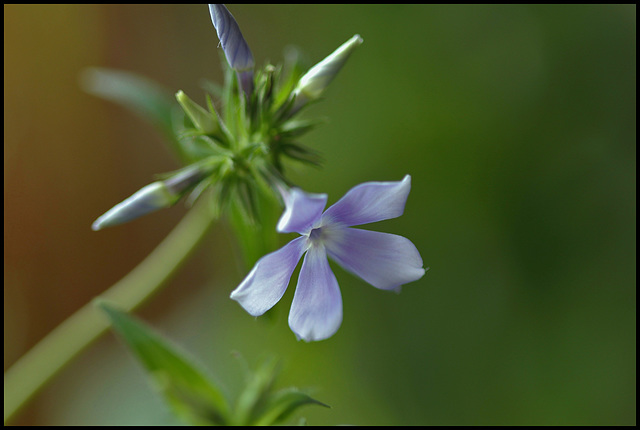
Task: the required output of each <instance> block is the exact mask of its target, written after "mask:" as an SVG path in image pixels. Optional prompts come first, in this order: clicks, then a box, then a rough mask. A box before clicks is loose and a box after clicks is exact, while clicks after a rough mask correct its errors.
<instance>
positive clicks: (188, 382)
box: [95, 299, 229, 425]
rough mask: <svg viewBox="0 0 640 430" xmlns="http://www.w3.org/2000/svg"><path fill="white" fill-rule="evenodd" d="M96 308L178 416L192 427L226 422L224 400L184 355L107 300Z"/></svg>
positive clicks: (226, 411)
mask: <svg viewBox="0 0 640 430" xmlns="http://www.w3.org/2000/svg"><path fill="white" fill-rule="evenodd" d="M95 305H96V306H98V307H99V308H100V309H102V310H103V311H105V313H106V314H107V316H108V317H109V319H110V321H111V326H112V328H113V330H114V331H115V332H116V333H117V334H118V335H119V337H120V338H121V339H122V340H123V341H124V343H125V344H126V345H127V347H129V349H130V350H131V351H132V352H133V353H134V355H135V356H136V358H137V359H138V360H139V362H140V363H141V364H142V366H143V367H144V368H145V370H146V371H147V372H148V374H149V379H150V383H151V385H152V386H153V388H155V389H156V390H157V391H158V392H159V393H161V394H162V396H163V397H164V399H165V400H166V402H167V403H168V404H169V406H170V407H171V409H172V410H173V412H174V413H175V414H176V415H177V416H178V417H180V418H182V419H184V420H185V421H186V422H188V423H189V424H194V425H211V424H219V425H225V424H227V423H228V422H229V419H228V417H229V407H228V404H227V401H226V399H225V397H224V396H223V395H222V393H221V392H220V390H219V389H218V388H217V387H216V386H215V384H214V383H213V382H212V381H211V380H210V379H209V378H208V377H207V376H206V375H205V373H204V372H203V371H202V370H201V369H200V368H199V367H197V366H196V365H195V364H194V363H193V362H191V359H189V358H187V356H186V354H185V353H184V352H182V351H180V350H179V349H178V348H177V347H176V346H173V345H171V344H170V343H169V342H168V341H167V340H165V339H163V338H162V337H161V336H160V335H159V334H158V333H156V332H155V331H153V330H152V329H151V328H149V327H147V326H146V325H145V324H143V323H142V322H140V321H138V320H136V319H135V318H133V317H131V316H129V315H128V314H127V313H125V312H123V311H121V310H118V309H117V308H116V307H114V306H113V305H111V304H109V303H107V302H106V301H104V300H102V299H98V300H96V301H95Z"/></svg>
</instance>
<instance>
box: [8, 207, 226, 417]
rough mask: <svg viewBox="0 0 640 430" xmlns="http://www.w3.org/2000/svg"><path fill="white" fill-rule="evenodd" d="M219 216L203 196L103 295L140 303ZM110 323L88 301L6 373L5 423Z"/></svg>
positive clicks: (128, 305) (128, 306)
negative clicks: (214, 213)
mask: <svg viewBox="0 0 640 430" xmlns="http://www.w3.org/2000/svg"><path fill="white" fill-rule="evenodd" d="M202 197H206V196H202ZM214 221H215V217H214V216H213V214H212V211H211V209H210V202H209V201H208V199H207V198H201V199H199V201H198V203H197V204H196V205H195V206H194V207H193V208H192V209H191V210H190V211H189V212H188V213H187V214H186V215H185V217H184V218H183V219H182V220H181V221H180V223H178V225H177V226H176V227H175V228H174V229H173V230H172V231H171V232H170V233H169V235H168V236H167V237H166V238H165V239H164V240H163V241H162V242H161V243H160V244H159V245H158V246H157V247H156V248H155V249H154V250H153V251H152V252H151V253H150V254H149V255H148V256H147V258H145V259H144V260H143V261H142V262H141V263H140V264H139V265H138V266H136V268H135V269H133V270H132V271H131V272H130V273H129V274H127V275H126V276H125V277H124V278H122V279H121V280H120V281H118V282H117V283H115V284H114V285H112V286H111V287H110V288H109V289H108V290H106V291H105V292H104V293H102V294H101V295H100V296H99V297H100V298H103V299H107V300H109V301H110V302H112V303H115V304H117V305H119V306H120V307H121V308H122V309H125V310H127V311H131V310H133V309H136V308H137V307H139V306H140V305H141V304H142V303H143V302H145V301H146V300H147V299H149V298H150V297H151V296H152V295H153V294H154V293H155V292H157V291H158V290H159V289H160V287H161V286H163V285H164V284H165V283H166V281H167V280H168V279H169V278H170V277H171V275H172V274H173V273H174V272H175V271H176V269H177V268H178V267H179V266H180V264H181V263H182V262H184V261H185V260H186V258H187V257H188V256H189V254H190V253H191V251H192V250H193V249H194V248H195V247H196V245H197V244H198V243H199V242H200V240H201V239H202V238H203V237H204V236H205V234H206V232H207V231H208V230H209V228H210V227H211V226H212V225H213V223H214ZM108 328H109V320H108V319H107V318H106V317H105V315H104V313H103V312H102V311H100V310H99V309H97V308H96V307H95V306H94V305H93V303H91V302H90V303H87V304H86V305H84V306H83V307H82V308H80V309H79V310H78V311H77V312H76V313H74V314H73V315H71V316H70V317H69V318H67V319H66V320H65V321H63V322H62V323H61V324H60V325H59V326H58V327H56V328H55V329H54V330H53V331H52V332H51V333H49V334H48V335H47V336H46V337H45V338H44V339H42V340H41V341H40V342H39V343H37V344H36V345H35V346H34V347H33V348H32V349H30V350H29V351H28V352H27V353H26V354H25V355H24V356H22V357H21V358H20V359H19V360H18V361H17V362H16V363H15V364H14V365H13V366H12V367H11V368H9V369H8V370H7V372H6V373H5V374H4V422H5V424H6V423H7V421H9V420H10V419H11V418H12V417H13V416H14V415H15V414H16V412H18V410H19V409H20V408H21V407H22V406H24V405H25V404H26V403H27V401H29V399H31V398H32V397H33V396H34V395H35V394H36V392H37V391H38V390H39V389H41V388H42V387H43V386H44V385H45V384H46V383H47V382H48V381H49V380H51V379H52V378H53V377H54V376H55V375H56V374H57V373H58V372H59V371H60V370H62V369H63V368H64V366H65V365H67V364H69V363H70V362H71V360H73V359H74V358H75V357H76V356H78V355H79V354H80V353H81V352H82V351H83V350H84V349H86V348H87V347H88V346H89V345H90V344H91V343H92V342H93V341H95V340H96V339H98V337H100V335H102V334H103V333H105V331H106V330H107V329H108Z"/></svg>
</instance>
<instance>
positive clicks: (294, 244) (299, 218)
mask: <svg viewBox="0 0 640 430" xmlns="http://www.w3.org/2000/svg"><path fill="white" fill-rule="evenodd" d="M410 189H411V177H410V176H409V175H406V176H405V177H404V179H403V180H402V181H397V182H366V183H363V184H360V185H357V186H356V187H354V188H352V189H351V190H349V191H348V192H347V194H345V195H344V197H342V198H341V199H340V200H339V201H338V202H336V203H335V204H334V205H332V206H331V207H329V209H327V210H326V211H324V212H323V210H324V208H325V206H326V203H327V195H326V194H309V193H305V192H303V191H302V190H300V189H298V188H293V189H291V190H282V194H283V198H284V203H285V211H284V213H283V214H282V216H281V218H280V220H279V222H278V226H277V229H278V231H279V232H281V233H291V232H296V233H299V234H300V235H301V236H300V237H298V238H296V239H294V240H292V241H291V242H289V243H288V244H287V245H285V246H283V247H282V248H280V249H279V250H277V251H275V252H272V253H270V254H267V255H265V256H263V257H262V258H261V259H260V260H258V262H257V263H256V264H255V266H254V267H253V269H252V270H251V272H249V274H248V275H247V277H246V278H245V279H244V280H243V281H242V282H241V283H240V285H239V286H238V287H237V288H236V289H235V290H234V291H233V292H232V293H231V298H232V299H233V300H236V301H238V302H239V303H240V305H241V306H242V307H243V308H244V309H245V310H246V311H247V312H248V313H249V314H251V315H253V316H259V315H262V314H263V313H265V312H266V311H267V310H269V309H271V308H272V307H273V306H274V305H275V304H276V303H277V302H278V301H279V300H280V299H281V298H282V296H283V295H284V292H285V290H286V289H287V285H288V284H289V279H290V278H291V274H292V273H293V271H294V269H295V268H296V266H297V265H298V261H300V258H302V255H303V254H304V253H305V252H306V255H305V257H304V261H303V262H302V268H301V269H300V276H299V278H298V285H297V287H296V291H295V294H294V297H293V303H292V304H291V311H290V313H289V327H291V330H292V331H293V332H294V333H295V335H296V337H297V338H298V339H303V340H305V341H314V340H323V339H327V338H329V337H331V336H332V335H333V334H334V333H335V332H336V331H337V330H338V328H339V327H340V324H341V323H342V297H341V295H340V288H339V286H338V281H337V280H336V277H335V275H334V274H333V272H332V271H331V268H330V267H329V262H328V260H327V256H329V257H331V259H332V260H334V261H335V262H336V263H338V264H339V265H340V266H342V267H343V268H344V269H345V270H347V271H349V272H351V273H353V274H355V275H357V276H359V277H360V278H362V279H363V280H365V281H366V282H368V283H369V284H371V285H373V286H374V287H376V288H380V289H382V290H394V291H399V289H400V286H401V285H403V284H406V283H408V282H413V281H417V280H418V279H420V278H421V277H422V276H423V275H424V272H425V269H423V268H422V258H421V257H420V253H419V252H418V250H417V249H416V247H415V245H414V244H413V243H412V242H411V241H410V240H409V239H407V238H405V237H402V236H398V235H394V234H388V233H380V232H375V231H369V230H362V229H357V228H352V227H353V226H356V225H361V224H367V223H371V222H376V221H382V220H385V219H390V218H396V217H399V216H400V215H402V213H403V212H404V207H405V203H406V201H407V197H408V195H409V191H410Z"/></svg>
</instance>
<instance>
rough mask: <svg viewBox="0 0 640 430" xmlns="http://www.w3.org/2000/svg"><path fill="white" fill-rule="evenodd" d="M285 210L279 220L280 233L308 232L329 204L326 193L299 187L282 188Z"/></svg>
mask: <svg viewBox="0 0 640 430" xmlns="http://www.w3.org/2000/svg"><path fill="white" fill-rule="evenodd" d="M280 192H281V194H282V197H283V199H284V204H285V210H284V212H283V213H282V216H281V217H280V221H278V227H277V229H278V231H279V232H280V233H292V232H296V233H300V234H307V233H308V232H309V230H311V227H312V226H313V224H314V223H315V222H316V221H318V220H319V219H320V216H321V215H322V211H323V210H324V207H325V206H326V205H327V195H326V194H310V193H305V192H304V191H302V190H301V189H299V188H292V189H290V190H285V189H280Z"/></svg>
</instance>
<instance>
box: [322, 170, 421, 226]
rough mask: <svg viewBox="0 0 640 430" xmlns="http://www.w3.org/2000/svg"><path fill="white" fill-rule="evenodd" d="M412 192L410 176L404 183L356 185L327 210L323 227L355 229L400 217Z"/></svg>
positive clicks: (405, 178)
mask: <svg viewBox="0 0 640 430" xmlns="http://www.w3.org/2000/svg"><path fill="white" fill-rule="evenodd" d="M410 190H411V176H409V175H406V176H405V177H404V179H402V181H396V182H365V183H364V184H360V185H356V186H355V187H353V188H352V189H350V190H349V191H348V192H347V194H345V195H344V197H342V198H341V199H340V200H338V201H337V202H336V203H335V204H334V205H332V206H331V207H330V208H329V209H327V210H326V211H325V213H324V215H322V224H332V223H338V224H342V225H345V226H352V225H360V224H367V223H370V222H376V221H382V220H385V219H390V218H396V217H399V216H400V215H402V212H404V205H405V203H406V202H407V197H408V196H409V191H410Z"/></svg>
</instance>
